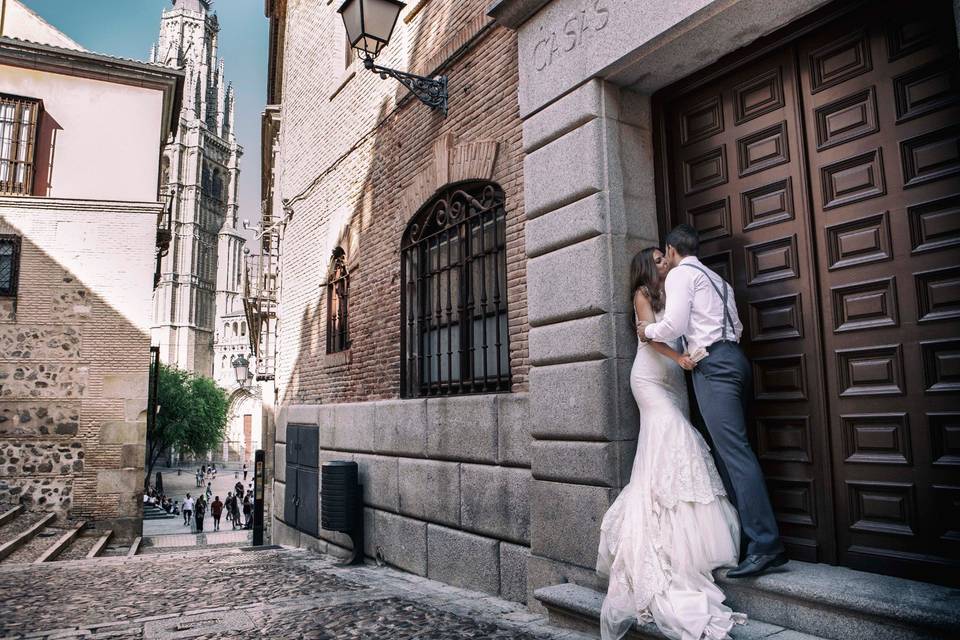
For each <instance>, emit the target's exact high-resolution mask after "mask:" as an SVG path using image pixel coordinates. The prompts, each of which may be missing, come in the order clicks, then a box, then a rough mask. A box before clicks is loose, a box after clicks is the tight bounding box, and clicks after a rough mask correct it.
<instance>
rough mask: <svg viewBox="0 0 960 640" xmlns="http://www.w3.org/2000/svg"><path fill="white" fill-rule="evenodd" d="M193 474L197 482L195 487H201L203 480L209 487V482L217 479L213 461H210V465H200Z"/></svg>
mask: <svg viewBox="0 0 960 640" xmlns="http://www.w3.org/2000/svg"><path fill="white" fill-rule="evenodd" d="M244 466H246V465H244ZM194 476H195V479H196V482H197V488H200V487H202V486H203V483H204V482H206V483H207V486H208V487H209V486H210V483H212V482H213V481H214V480H216V479H217V466H216V465H215V464H213V463H211V464H210V466H207V465H205V464H204V465H201V466H200V468H199V469H197V472H196V473H195V474H194Z"/></svg>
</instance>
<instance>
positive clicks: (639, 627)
mask: <svg viewBox="0 0 960 640" xmlns="http://www.w3.org/2000/svg"><path fill="white" fill-rule="evenodd" d="M533 595H534V596H535V597H536V598H537V600H539V601H540V603H541V604H542V605H543V606H544V607H545V608H546V609H547V615H548V617H549V621H550V624H552V625H555V626H558V627H564V628H566V629H572V630H574V631H579V632H580V633H586V634H590V635H592V636H593V637H595V638H599V637H600V606H601V605H602V604H603V594H602V593H600V592H598V591H594V590H593V589H590V588H589V587H582V586H580V585H577V584H573V583H566V584H558V585H554V586H552V587H544V588H542V589H537V590H536V591H535V592H534V594H533ZM730 633H731V636H732V637H733V638H734V640H761V639H763V638H771V640H781V639H782V640H788V639H789V640H825V639H824V638H823V637H821V636H813V635H809V634H806V633H800V632H797V631H795V630H789V629H786V628H785V627H781V626H778V625H773V624H769V623H767V622H763V621H761V620H753V619H750V620H747V623H746V624H742V625H736V626H735V627H734V628H733V630H732V631H731V632H730ZM771 636H772V637H771ZM625 638H626V640H666V638H667V636H665V635H664V634H663V633H662V632H661V631H660V629H658V628H657V625H655V624H653V623H652V622H651V623H647V624H641V623H639V622H634V623H633V626H632V627H631V628H630V630H629V631H628V632H627V635H626V636H625Z"/></svg>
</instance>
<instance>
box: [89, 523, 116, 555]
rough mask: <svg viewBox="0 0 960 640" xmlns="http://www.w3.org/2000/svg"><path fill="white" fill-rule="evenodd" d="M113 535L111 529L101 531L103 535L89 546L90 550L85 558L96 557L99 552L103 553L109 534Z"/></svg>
mask: <svg viewBox="0 0 960 640" xmlns="http://www.w3.org/2000/svg"><path fill="white" fill-rule="evenodd" d="M112 535H113V529H107V530H106V531H104V532H103V535H102V536H100V538H99V539H97V541H96V542H95V543H94V545H93V547H91V549H90V552H89V553H87V559H90V558H96V557H97V556H99V555H100V554H101V553H103V550H104V548H106V546H107V542H109V541H110V536H112Z"/></svg>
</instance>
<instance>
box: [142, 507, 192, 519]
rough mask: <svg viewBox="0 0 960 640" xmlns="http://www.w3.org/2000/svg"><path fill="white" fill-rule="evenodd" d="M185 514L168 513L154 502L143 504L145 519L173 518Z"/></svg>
mask: <svg viewBox="0 0 960 640" xmlns="http://www.w3.org/2000/svg"><path fill="white" fill-rule="evenodd" d="M182 517H183V516H175V515H173V514H171V513H167V512H166V511H164V510H163V509H161V508H160V507H158V506H156V505H152V504H144V505H143V519H144V520H172V519H173V518H182Z"/></svg>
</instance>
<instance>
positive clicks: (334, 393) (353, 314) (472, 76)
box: [277, 0, 528, 402]
mask: <svg viewBox="0 0 960 640" xmlns="http://www.w3.org/2000/svg"><path fill="white" fill-rule="evenodd" d="M422 4H423V7H422V8H421V9H420V10H419V11H418V12H416V14H415V15H414V16H413V18H412V19H411V20H410V21H409V22H405V17H406V16H409V15H410V13H411V11H412V10H416V9H417V7H418V5H411V7H410V8H408V9H407V10H406V11H405V13H404V16H402V17H401V20H400V22H399V23H398V26H397V31H398V33H397V35H395V41H393V42H391V44H390V47H389V48H388V52H389V55H385V59H384V60H383V61H382V64H384V65H387V66H393V67H399V68H410V65H408V64H407V63H406V62H405V59H406V56H407V55H410V56H415V57H411V58H410V59H413V60H432V61H440V60H441V58H443V56H447V57H449V54H450V53H451V48H452V47H453V45H457V44H459V45H460V46H462V45H463V42H464V41H467V42H469V41H470V39H471V38H473V44H472V46H470V48H469V50H467V51H466V53H464V54H463V56H462V57H460V58H459V59H456V60H455V61H454V62H453V63H452V64H451V65H450V66H449V68H447V69H444V72H445V73H446V74H447V75H448V76H449V78H450V113H449V115H448V116H447V117H446V118H444V117H443V116H441V115H439V114H438V113H435V112H433V111H431V110H430V109H428V108H427V107H426V106H424V105H422V104H421V103H419V102H418V101H416V100H406V101H405V102H403V103H401V104H400V105H399V106H397V101H398V99H403V98H405V97H406V95H407V91H406V89H404V88H403V87H402V86H400V85H399V84H398V83H397V82H395V81H393V80H381V79H380V78H379V77H377V76H376V75H375V74H372V73H370V72H368V71H367V70H365V69H363V67H362V65H359V64H357V63H356V62H355V63H353V65H352V66H351V67H350V68H345V64H344V58H345V55H344V48H345V45H344V36H343V32H342V23H341V21H340V17H339V15H337V14H336V11H335V8H336V7H335V6H334V5H324V4H323V3H316V2H291V3H290V6H289V9H288V11H289V14H288V18H287V20H288V22H287V24H288V32H287V35H286V43H287V48H286V56H285V64H284V69H285V77H284V85H285V86H284V96H283V126H282V130H281V145H282V150H281V161H280V166H281V169H280V172H279V173H280V175H281V178H280V181H281V197H282V198H285V199H290V200H294V203H293V210H294V214H293V219H292V220H291V222H290V223H289V224H288V226H287V228H286V230H285V234H284V238H283V245H282V253H283V258H282V262H281V272H282V282H283V284H282V289H283V290H282V300H281V307H280V318H281V320H280V329H279V339H278V342H279V344H280V345H281V348H280V350H279V361H278V365H279V367H278V371H277V380H278V386H279V388H280V393H281V398H284V399H286V400H287V401H296V402H347V401H360V400H371V399H380V398H392V397H397V396H398V395H399V385H400V349H399V345H400V322H399V313H400V283H399V271H400V258H399V244H400V237H401V235H402V233H403V231H404V228H405V226H406V223H407V219H408V217H409V216H411V215H412V214H413V213H414V212H415V208H414V210H412V211H411V210H409V207H404V206H403V203H402V202H401V196H402V192H403V190H404V188H406V187H408V186H409V185H411V183H413V182H414V181H415V180H416V178H417V175H418V173H420V172H422V171H423V170H424V169H425V168H426V167H428V166H429V165H430V163H431V162H432V160H433V156H434V154H433V147H434V145H435V144H436V143H437V141H439V140H443V139H445V138H446V137H447V136H452V143H453V145H454V146H461V145H469V144H471V143H476V142H479V141H494V142H496V143H497V150H496V160H495V162H494V165H493V172H492V176H490V178H491V179H492V180H493V181H494V182H497V183H498V184H499V185H500V186H501V187H502V188H503V190H504V192H505V195H506V207H507V212H508V214H507V216H508V217H507V281H508V291H507V297H508V305H509V327H510V363H511V370H512V374H513V381H514V390H518V391H520V390H524V389H525V388H526V381H527V369H528V360H527V340H526V333H527V324H526V274H525V258H524V238H523V204H522V158H523V155H522V151H521V147H520V136H521V130H520V119H519V116H518V115H517V104H516V82H517V75H516V42H515V36H514V34H513V33H512V32H510V31H508V30H506V29H502V28H501V29H493V30H490V31H483V29H484V25H486V18H485V16H483V8H484V4H485V3H484V2H453V1H446V2H444V1H443V0H432V1H431V2H427V3H422ZM395 47H396V48H395ZM378 62H381V61H380V60H379V59H378ZM415 70H417V71H420V72H423V73H427V72H428V71H427V70H425V69H415ZM378 122H380V124H379V126H378V125H377V123H378ZM338 159H339V162H338V161H337V160H338ZM314 181H316V182H314ZM311 185H312V188H310V189H309V190H307V189H308V187H311ZM305 190H307V191H306V193H304V191H305ZM298 196H300V197H299V198H298ZM421 204H422V203H421ZM347 229H349V231H346V230H347ZM345 236H347V237H345ZM338 244H342V245H344V248H345V249H347V251H348V265H349V268H350V332H351V336H352V338H353V342H352V345H351V349H350V354H349V356H348V357H347V356H343V355H338V356H335V357H327V356H326V353H325V352H326V342H325V339H326V324H325V323H326V301H325V299H324V295H325V290H324V288H323V287H322V284H323V283H324V282H325V280H326V276H327V268H328V265H329V262H330V255H331V252H332V250H333V248H334V247H336V246H337V245H338Z"/></svg>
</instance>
